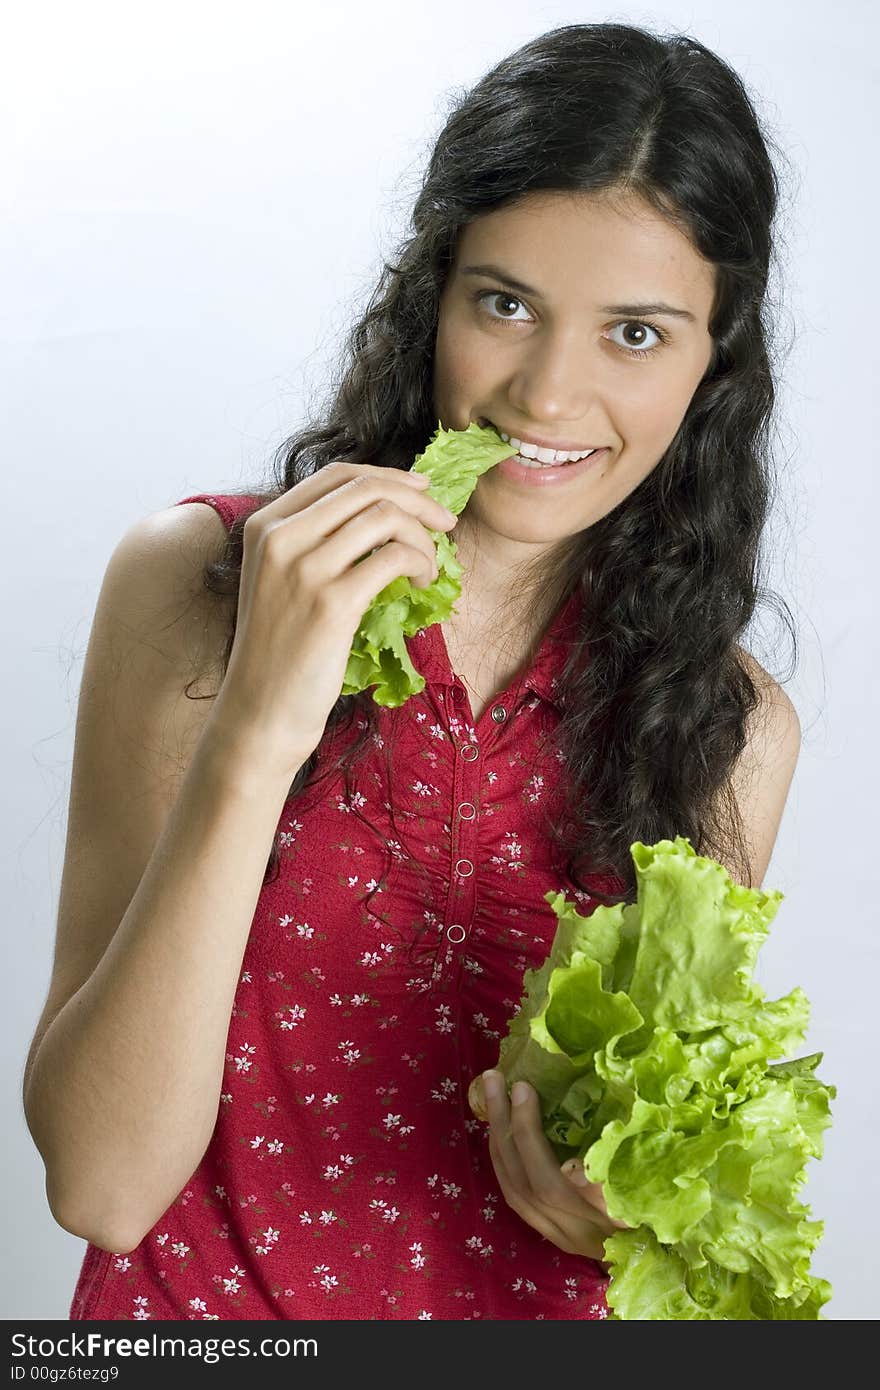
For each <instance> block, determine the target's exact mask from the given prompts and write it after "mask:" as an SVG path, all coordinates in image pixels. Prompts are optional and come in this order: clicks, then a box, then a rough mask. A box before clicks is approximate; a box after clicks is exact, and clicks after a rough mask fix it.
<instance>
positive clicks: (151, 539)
mask: <svg viewBox="0 0 880 1390" xmlns="http://www.w3.org/2000/svg"><path fill="white" fill-rule="evenodd" d="M226 537H227V532H226V526H225V524H224V522H223V520H222V518H221V517H220V516H218V514H217V512H216V511H215V509H214V508H213V507H211V506H210V505H209V504H208V503H207V502H187V503H184V504H182V505H178V506H172V507H165V508H162V509H161V510H159V511H156V512H151V513H149V514H148V515H146V516H144V517H141V518H139V519H138V520H137V521H136V522H134V524H133V525H132V526H130V527H129V529H128V530H127V531H126V532H125V534H124V535H123V536H122V538H121V540H120V541H119V542H118V544H117V546H116V548H115V550H114V551H113V554H112V555H111V557H110V561H109V563H108V566H107V571H106V574H105V577H104V584H103V589H106V590H109V591H110V592H111V594H112V603H111V604H107V605H106V616H107V622H106V624H105V625H104V627H103V628H102V629H101V631H103V633H104V636H105V638H106V640H107V641H108V643H112V644H113V646H114V648H115V652H116V655H117V656H118V657H120V658H124V657H126V656H128V654H129V653H130V650H131V645H132V644H137V645H139V646H142V645H143V644H144V643H146V644H148V646H149V648H150V651H151V660H154V662H155V663H159V664H161V663H162V662H163V661H164V662H165V664H166V667H167V672H168V678H169V680H170V681H175V680H178V679H179V678H180V676H181V675H184V674H186V672H187V671H191V673H192V674H193V676H195V675H196V674H197V673H198V672H200V671H201V670H202V669H203V668H204V667H205V666H206V664H207V666H208V667H210V668H211V669H213V668H214V667H215V666H216V665H217V663H218V662H219V659H220V655H221V651H222V647H223V643H224V639H225V637H226V636H227V635H228V630H229V619H230V616H231V612H232V611H234V608H233V601H232V600H231V599H225V598H223V597H220V596H218V595H215V594H213V593H211V592H209V591H208V590H207V589H206V588H205V584H204V571H205V567H206V565H207V564H208V563H209V562H210V561H212V560H215V559H218V558H219V556H220V555H221V554H222V552H223V549H224V547H225V544H226ZM102 592H103V591H102ZM158 669H159V666H158V665H154V670H158Z"/></svg>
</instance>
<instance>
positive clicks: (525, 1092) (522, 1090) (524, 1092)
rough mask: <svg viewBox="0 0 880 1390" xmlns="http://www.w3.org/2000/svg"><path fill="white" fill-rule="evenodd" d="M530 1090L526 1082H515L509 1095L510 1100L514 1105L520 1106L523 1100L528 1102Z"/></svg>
mask: <svg viewBox="0 0 880 1390" xmlns="http://www.w3.org/2000/svg"><path fill="white" fill-rule="evenodd" d="M530 1089H531V1088H530V1087H529V1085H528V1083H527V1082H525V1081H515V1082H514V1085H513V1090H512V1091H511V1093H510V1099H511V1100H512V1101H513V1103H514V1105H522V1103H523V1101H524V1100H528V1098H529V1090H530Z"/></svg>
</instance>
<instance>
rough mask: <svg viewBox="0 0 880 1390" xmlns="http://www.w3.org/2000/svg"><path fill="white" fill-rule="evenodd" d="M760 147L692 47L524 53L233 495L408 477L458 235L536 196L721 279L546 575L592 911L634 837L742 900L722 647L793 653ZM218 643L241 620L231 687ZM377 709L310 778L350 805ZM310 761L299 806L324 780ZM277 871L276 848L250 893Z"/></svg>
mask: <svg viewBox="0 0 880 1390" xmlns="http://www.w3.org/2000/svg"><path fill="white" fill-rule="evenodd" d="M770 143H771V141H770V139H769V137H768V136H767V135H766V133H765V132H764V131H763V130H762V128H761V125H760V122H759V118H758V116H757V114H756V112H755V110H754V108H753V106H752V103H751V101H750V99H749V96H748V95H747V92H746V89H745V87H744V85H743V82H742V80H741V79H740V78H739V77H738V75H737V74H736V73H735V72H734V71H733V70H732V69H731V68H730V67H729V66H728V65H727V64H726V63H724V62H723V61H722V60H721V59H720V58H718V57H717V56H716V55H715V54H714V53H712V52H711V51H710V50H709V49H707V48H705V47H704V46H703V45H702V44H700V43H699V42H698V41H697V40H696V39H694V38H692V37H690V36H688V35H682V34H673V35H671V36H659V35H656V34H653V33H651V32H648V31H646V30H644V29H641V28H636V27H632V26H629V25H625V24H613V23H608V24H575V25H566V26H563V27H562V28H558V29H554V30H552V31H550V32H549V33H545V34H542V35H541V36H540V37H538V38H536V39H534V40H533V41H531V42H530V43H527V44H525V45H524V46H523V47H522V48H520V49H518V50H517V51H516V52H515V53H513V54H512V55H511V56H509V57H507V58H505V59H503V61H501V62H500V63H498V64H497V66H495V67H494V68H492V70H491V71H490V72H488V73H487V74H486V75H485V76H484V77H483V78H482V79H481V80H480V81H479V82H478V83H477V84H476V86H474V87H473V89H472V90H470V91H469V92H464V93H457V94H456V95H455V96H454V97H453V101H452V109H451V111H450V113H449V114H448V117H447V119H446V122H445V125H444V126H443V129H442V131H441V133H440V135H439V138H438V139H437V141H436V143H435V145H434V148H433V152H432V154H431V157H430V161H429V163H428V167H427V170H426V172H425V173H424V175H423V177H422V182H421V188H420V191H419V192H418V195H417V197H416V200H415V204H414V207H413V212H412V219H411V221H412V229H413V230H412V235H411V236H408V237H407V238H406V239H405V240H404V241H403V244H402V246H401V248H400V250H399V254H397V256H396V258H395V259H394V261H393V263H389V262H388V261H385V263H384V268H383V271H382V275H381V277H380V280H379V283H378V285H377V287H376V289H375V291H374V292H373V294H372V296H371V298H370V300H369V303H368V305H367V308H366V312H365V313H364V314H363V317H362V318H361V319H360V321H359V322H358V323H356V324H355V326H354V328H353V329H352V330H351V332H350V335H349V337H348V340H347V343H346V348H345V355H344V360H343V361H342V365H341V367H340V368H339V370H338V372H337V375H336V377H335V378H334V380H333V381H332V383H331V388H330V393H329V394H330V398H329V401H328V403H327V405H326V406H325V408H324V409H323V410H322V412H321V417H320V422H319V423H317V424H316V425H315V427H310V428H306V429H303V430H300V431H299V432H297V433H296V434H294V435H292V436H290V437H289V438H288V439H286V440H285V441H284V443H283V444H282V445H281V446H280V447H279V448H278V450H277V451H276V453H275V457H274V462H273V482H272V484H271V486H268V487H265V488H263V489H262V490H255V489H253V488H251V489H248V490H247V495H249V496H251V497H253V498H254V502H255V506H262V505H264V504H265V503H267V502H269V501H271V500H273V499H274V498H276V497H278V496H280V495H281V493H283V492H286V491H287V490H288V489H290V488H291V487H293V486H294V485H295V484H296V483H298V482H300V481H301V480H302V479H304V478H306V477H308V476H309V475H311V474H312V473H314V472H316V471H317V470H318V469H320V468H324V467H326V465H327V464H328V463H330V462H331V461H332V460H334V459H347V460H350V461H354V462H358V463H370V464H377V465H381V466H382V467H385V468H399V469H409V468H410V467H411V465H412V462H413V459H414V457H415V455H416V454H417V453H420V452H421V451H422V450H423V449H424V448H425V447H426V445H427V443H428V441H429V440H430V438H431V436H432V434H433V432H434V431H435V429H436V427H437V421H436V419H435V418H434V409H433V399H432V374H433V361H434V350H435V338H436V330H437V322H438V314H439V303H440V297H441V293H442V290H443V287H444V283H445V280H446V277H447V275H448V272H449V268H450V265H451V263H452V261H453V257H454V252H455V248H456V242H457V238H458V236H459V233H460V231H461V229H462V228H463V227H464V226H466V225H467V224H468V223H469V222H472V221H473V220H474V219H475V218H478V217H480V216H482V215H483V214H485V213H488V212H491V211H493V210H496V209H498V208H501V207H504V206H509V205H510V204H512V203H514V202H515V201H516V200H517V199H520V198H522V197H524V196H526V195H528V194H531V193H535V192H537V191H547V190H553V191H562V190H566V191H573V192H578V193H584V194H591V193H600V192H609V191H611V192H621V193H625V194H629V195H636V196H638V197H639V198H641V199H643V200H644V201H645V202H646V203H648V204H649V205H651V206H652V207H653V208H654V209H656V210H657V211H658V212H659V213H660V214H661V215H662V216H664V217H666V218H667V219H670V220H672V221H674V222H675V224H676V225H677V226H678V227H679V228H680V229H681V230H683V231H684V232H685V234H686V235H687V236H688V237H689V239H690V240H691V243H692V244H693V246H694V247H695V248H696V250H697V251H698V252H699V254H700V255H701V256H702V257H704V258H705V259H706V260H707V261H709V262H711V263H713V264H714V266H715V267H716V293H715V302H714V306H713V312H712V316H711V321H710V323H709V332H710V335H711V337H712V340H713V344H714V351H713V355H712V360H711V363H710V366H709V368H708V370H707V372H706V373H705V376H704V378H703V380H702V381H701V383H700V384H699V386H698V387H697V389H696V391H695V393H694V395H693V398H692V400H691V401H690V404H689V406H688V409H687V412H686V414H685V416H684V419H683V420H682V423H681V426H680V428H679V430H678V433H677V434H676V437H675V438H674V440H673V441H672V443H671V444H670V446H669V447H668V449H667V450H666V452H665V454H664V455H663V457H662V458H661V459H660V461H659V462H658V464H657V465H656V467H655V468H654V469H653V470H652V472H651V473H650V474H649V475H648V476H647V477H646V478H645V479H644V480H643V482H642V483H641V484H640V485H639V486H638V487H637V488H636V489H635V490H634V491H633V492H632V493H631V495H630V496H629V497H627V498H626V499H625V500H624V501H623V502H622V503H621V504H620V505H618V506H617V507H615V508H614V509H613V510H612V511H611V512H610V514H609V515H607V516H606V517H604V518H603V519H601V520H600V521H598V522H596V523H595V524H594V525H592V526H590V527H588V528H587V529H586V530H584V531H583V532H581V533H579V534H578V535H577V536H575V537H573V538H572V539H571V543H570V544H569V545H568V546H567V547H566V546H563V547H557V548H556V550H555V551H554V553H553V554H552V555H550V556H548V559H547V565H548V569H547V575H546V584H545V586H544V588H545V591H546V590H547V589H550V590H551V591H552V592H554V593H559V594H561V595H568V594H570V593H572V592H573V591H574V590H575V589H576V588H578V586H580V589H581V591H582V593H583V594H584V595H585V596H586V595H587V594H588V595H589V602H588V603H584V605H583V606H582V610H581V617H580V619H579V630H578V631H577V633H576V636H575V637H574V639H573V640H572V643H571V647H570V649H569V652H568V657H567V662H566V665H565V669H564V671H563V673H562V675H561V681H562V697H563V704H562V715H561V718H560V722H559V725H558V729H557V732H556V735H555V736H556V738H557V740H558V746H559V748H560V749H561V751H562V753H563V755H564V759H565V761H564V764H563V766H564V767H565V769H566V776H567V778H568V787H567V793H568V794H567V807H566V814H564V815H563V816H561V817H556V818H554V819H553V820H552V823H551V824H550V826H549V829H550V833H551V836H552V839H553V841H554V843H555V845H556V848H557V851H559V850H561V851H562V853H563V855H564V862H565V863H566V870H567V872H568V874H569V876H570V878H571V880H572V882H574V883H575V884H576V885H577V886H579V887H580V888H582V889H583V890H584V891H586V892H587V893H589V894H590V896H592V897H594V898H597V899H598V900H600V901H603V902H607V903H616V902H620V901H632V900H633V898H634V897H635V874H634V870H633V865H632V861H631V857H630V852H629V851H630V845H631V844H632V843H633V842H634V841H635V840H641V841H643V842H645V843H647V844H651V843H654V842H656V841H657V840H660V839H663V838H673V837H674V836H676V835H684V836H687V837H688V838H689V840H690V842H691V844H692V846H693V848H694V849H695V850H696V851H697V853H701V854H708V855H710V856H712V857H714V858H718V859H723V861H724V862H725V863H726V864H727V865H733V866H734V870H733V871H734V872H735V873H736V875H737V877H738V878H739V880H740V881H741V882H744V883H749V882H750V881H751V865H750V862H749V846H748V844H747V841H746V839H745V836H744V833H743V824H742V819H741V816H740V810H739V807H738V806H737V804H736V798H735V796H734V794H733V791H732V788H731V785H730V781H729V779H730V774H731V771H732V769H733V766H734V763H735V761H736V760H737V758H738V757H739V755H740V754H741V753H742V751H743V749H744V747H745V743H746V736H747V721H748V720H749V717H750V715H751V714H752V711H753V710H754V709H756V708H757V707H758V706H759V704H760V691H759V689H758V687H757V685H756V683H755V682H754V681H753V680H752V678H751V676H750V674H749V670H748V667H747V664H746V662H745V661H744V660H743V657H742V649H741V648H740V646H739V643H738V639H739V638H740V637H741V636H742V634H743V632H744V630H745V628H746V626H747V625H748V623H749V622H750V620H751V619H752V616H753V614H754V612H755V608H756V604H757V603H758V600H759V597H760V598H761V599H762V600H764V601H768V600H769V601H770V602H771V603H772V605H773V606H774V607H775V608H776V610H777V612H780V613H781V614H782V617H783V622H784V623H785V625H786V627H787V628H788V631H789V634H790V636H791V639H792V642H793V644H794V646H795V648H796V645H797V639H796V635H795V631H794V625H793V623H792V621H791V615H790V611H789V609H788V606H787V605H786V604H785V603H784V601H782V600H779V599H778V597H777V596H776V595H774V594H773V593H772V592H770V591H768V590H767V589H766V588H765V587H764V585H763V584H762V582H761V578H762V576H761V571H760V566H761V564H762V553H761V541H762V535H763V532H764V529H765V522H766V520H767V517H768V504H769V502H770V499H771V496H772V492H773V489H772V486H771V483H772V478H771V472H770V464H771V447H770V445H771V424H772V421H771V416H772V409H773V404H774V399H775V388H774V380H773V373H772V369H771V314H770V296H769V295H768V279H769V273H770V270H771V266H772V265H773V263H774V260H775V256H776V250H775V245H774V236H773V229H774V220H775V218H776V215H777V206H778V201H779V194H780V186H781V185H780V180H779V178H778V176H777V174H776V171H775V168H774V165H773V163H772V162H771V158H770V154H769V152H768V146H769V145H770ZM313 424H314V420H313ZM242 495H245V494H244V493H242ZM246 514H247V513H246ZM246 514H245V515H244V516H241V517H240V518H239V519H238V520H237V522H236V524H235V525H234V526H233V528H232V530H231V532H230V534H229V537H228V541H227V544H226V549H225V553H224V554H223V555H222V556H221V557H220V558H219V559H216V560H215V561H214V562H213V563H211V564H209V565H208V566H207V567H206V569H205V571H204V584H205V586H206V587H207V589H209V590H210V591H211V592H212V593H214V594H217V595H225V596H232V597H235V596H236V595H237V593H238V587H239V584H240V579H241V566H242V554H243V535H242V531H243V525H244V520H245V519H246ZM234 635H235V634H234V621H233V627H232V630H231V631H230V634H229V642H228V645H227V647H226V651H225V657H224V658H223V665H222V669H223V671H225V669H226V666H227V664H228V661H229V656H230V652H231V649H232V642H233V638H234ZM587 651H588V652H589V660H585V659H584V657H585V656H586V654H587ZM753 669H754V668H753ZM187 694H189V687H187ZM195 698H198V697H195ZM202 698H205V697H202ZM208 698H210V697H208ZM375 710H376V707H375V704H374V702H373V700H372V697H371V693H370V691H369V690H368V691H362V692H360V693H359V694H358V695H351V696H341V697H340V699H339V700H338V701H337V703H336V705H335V706H334V708H333V710H332V711H331V714H330V716H329V719H328V723H327V731H326V732H329V731H330V730H331V729H333V728H335V727H337V726H338V727H340V729H341V730H342V731H343V732H344V731H345V729H346V728H348V727H350V726H352V725H353V724H354V723H356V724H357V726H358V736H357V737H355V738H354V739H353V740H349V741H348V746H347V748H346V751H345V754H344V757H343V758H342V759H341V760H340V759H338V758H337V760H336V762H334V763H332V766H330V767H328V768H327V769H326V772H327V773H330V772H334V771H337V772H338V769H339V768H340V767H343V770H344V775H345V779H346V786H347V787H349V771H350V768H351V766H352V765H353V763H354V762H355V760H356V759H357V757H358V755H359V754H360V752H361V750H362V749H363V748H364V746H365V745H366V744H367V742H368V741H369V739H370V736H371V733H372V732H373V729H374V728H375V718H376V715H375ZM326 732H325V741H326ZM322 746H323V745H319V747H318V749H316V750H315V752H314V753H313V754H312V756H311V757H310V758H309V759H308V761H307V762H306V763H305V764H304V765H303V767H302V768H301V769H300V770H299V772H298V773H297V776H296V778H295V779H294V782H293V784H292V786H291V789H290V796H291V797H294V796H296V795H298V794H299V793H300V792H301V791H302V790H303V789H304V788H305V786H306V785H307V784H313V783H314V782H315V781H316V780H317V779H318V778H319V776H321V775H324V772H323V769H321V770H319V765H320V763H321V760H322V759H321V753H322ZM349 789H350V788H349ZM277 866H278V846H277V841H276V843H275V844H274V845H273V847H272V853H271V855H270V858H269V861H268V863H267V866H266V877H265V880H264V882H265V881H268V880H269V878H270V876H273V875H275V874H276V871H277ZM618 890H620V891H618Z"/></svg>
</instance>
